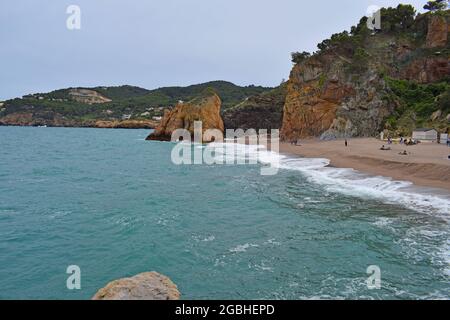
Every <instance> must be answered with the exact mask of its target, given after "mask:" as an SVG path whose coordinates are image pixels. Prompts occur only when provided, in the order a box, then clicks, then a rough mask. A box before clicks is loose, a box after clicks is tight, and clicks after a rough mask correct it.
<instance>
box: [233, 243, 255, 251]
mask: <svg viewBox="0 0 450 320" xmlns="http://www.w3.org/2000/svg"><path fill="white" fill-rule="evenodd" d="M252 247H259V246H258V245H257V244H252V243H246V244H240V245H238V246H236V247H235V248H232V249H230V252H234V253H238V252H245V251H247V249H249V248H252Z"/></svg>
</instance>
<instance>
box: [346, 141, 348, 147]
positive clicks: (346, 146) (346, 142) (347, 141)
mask: <svg viewBox="0 0 450 320" xmlns="http://www.w3.org/2000/svg"><path fill="white" fill-rule="evenodd" d="M345 146H346V147H348V141H347V139H345Z"/></svg>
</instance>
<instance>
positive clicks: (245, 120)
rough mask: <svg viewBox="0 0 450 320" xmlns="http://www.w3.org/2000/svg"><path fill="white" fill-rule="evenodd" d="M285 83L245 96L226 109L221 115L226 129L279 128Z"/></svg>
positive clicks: (284, 95)
mask: <svg viewBox="0 0 450 320" xmlns="http://www.w3.org/2000/svg"><path fill="white" fill-rule="evenodd" d="M286 89H287V85H286V84H282V85H281V86H280V87H278V88H275V89H273V90H271V91H269V92H264V93H262V94H259V95H256V96H252V97H249V98H247V99H246V100H245V101H243V102H242V103H240V104H238V105H237V106H235V107H233V108H230V109H228V110H226V111H225V112H224V113H223V115H222V117H223V121H224V124H225V128H226V129H233V130H236V129H243V130H248V129H255V130H260V129H266V130H271V129H280V128H281V122H282V120H283V106H284V102H285V99H286V92H287V90H286Z"/></svg>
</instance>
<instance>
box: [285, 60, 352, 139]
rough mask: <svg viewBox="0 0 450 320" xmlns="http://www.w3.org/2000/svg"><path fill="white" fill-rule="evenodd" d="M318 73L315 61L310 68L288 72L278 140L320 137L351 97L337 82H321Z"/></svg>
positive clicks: (350, 92)
mask: <svg viewBox="0 0 450 320" xmlns="http://www.w3.org/2000/svg"><path fill="white" fill-rule="evenodd" d="M322 70H323V69H322V68H321V66H320V64H319V63H318V62H317V61H314V62H313V64H312V65H309V64H305V65H296V66H295V67H294V69H293V70H292V72H291V76H290V79H289V83H288V89H287V96H286V103H285V106H284V115H283V125H282V128H281V139H282V140H285V141H290V140H295V139H298V138H306V137H314V136H319V135H321V134H322V133H323V132H325V131H326V130H328V129H329V128H330V127H331V126H332V124H333V122H334V121H335V119H336V112H337V110H338V107H339V105H340V104H341V103H342V101H343V99H344V98H347V97H349V96H351V95H353V94H354V90H353V88H352V87H350V86H348V85H344V84H342V83H340V82H339V80H337V79H331V80H329V81H326V82H324V81H323V80H321V79H320V78H321V75H322V72H323V71H322ZM322 82H324V83H322Z"/></svg>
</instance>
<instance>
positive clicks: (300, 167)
mask: <svg viewBox="0 0 450 320" xmlns="http://www.w3.org/2000/svg"><path fill="white" fill-rule="evenodd" d="M214 145H215V146H217V153H219V154H220V153H221V152H223V153H224V154H226V153H227V151H230V150H231V149H230V148H234V150H235V154H236V158H238V159H246V160H251V161H256V162H257V163H261V164H263V165H271V166H273V167H277V168H279V169H284V170H292V171H298V172H301V173H302V174H303V175H304V176H305V177H307V179H308V180H309V181H311V182H312V183H316V184H319V185H322V186H324V188H325V189H326V191H329V192H337V193H342V194H345V195H349V196H356V197H361V198H371V199H377V200H380V201H382V202H385V203H389V204H400V205H402V206H404V207H407V208H410V209H413V210H415V211H418V212H422V213H426V214H439V215H441V216H442V217H443V218H445V219H446V220H447V219H448V218H449V213H450V196H449V195H446V194H445V193H442V194H439V193H438V192H435V191H432V190H424V189H418V188H415V187H414V186H413V184H412V183H411V182H408V181H397V180H393V179H391V178H388V177H381V176H369V175H366V174H363V173H361V172H358V171H356V170H353V169H350V168H349V169H345V168H334V167H329V164H330V161H329V160H328V159H321V158H298V157H290V156H286V155H282V154H280V153H277V152H274V151H268V150H267V149H266V148H265V146H262V145H242V144H237V145H235V144H232V143H224V144H220V143H215V144H214Z"/></svg>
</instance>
